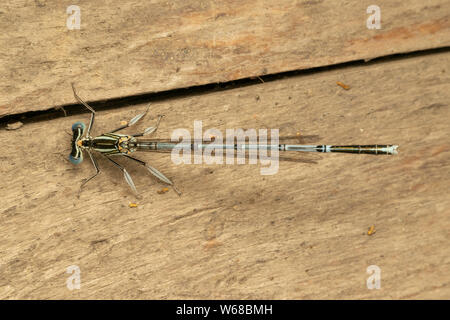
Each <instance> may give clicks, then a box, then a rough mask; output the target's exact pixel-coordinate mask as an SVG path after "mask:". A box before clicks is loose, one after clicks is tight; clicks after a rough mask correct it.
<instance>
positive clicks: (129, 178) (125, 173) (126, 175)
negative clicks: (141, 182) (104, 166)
mask: <svg viewBox="0 0 450 320" xmlns="http://www.w3.org/2000/svg"><path fill="white" fill-rule="evenodd" d="M105 157H106V159H108V160H109V161H111V162H112V163H113V164H114V165H115V166H116V167H118V168H119V169H120V170H122V172H123V177H124V178H125V181H126V182H127V183H128V185H129V186H130V188H131V189H132V190H133V191H134V193H135V194H137V189H136V186H135V185H134V182H133V179H131V176H130V174H129V173H128V171H127V169H125V168H124V167H122V166H121V165H120V164H118V163H117V162H115V161H114V160H113V159H111V158H110V157H108V156H106V155H105Z"/></svg>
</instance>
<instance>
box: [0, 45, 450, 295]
mask: <svg viewBox="0 0 450 320" xmlns="http://www.w3.org/2000/svg"><path fill="white" fill-rule="evenodd" d="M449 62H450V54H449V53H439V54H433V55H428V56H421V57H415V58H408V59H402V60H395V61H391V62H383V63H375V64H370V65H367V66H361V67H351V68H345V69H339V70H333V71H329V72H321V73H317V74H310V75H306V76H299V77H293V78H289V79H285V80H280V81H274V82H270V83H264V84H259V85H255V86H249V87H245V88H239V89H233V90H230V91H225V92H216V93H211V94H207V95H203V96H197V97H190V98H185V99H179V100H175V101H167V102H164V103H156V104H154V105H152V108H151V113H152V116H150V117H148V118H146V120H145V121H144V122H145V123H141V124H140V125H139V128H144V127H146V126H148V124H149V123H151V122H152V121H154V120H155V119H156V115H157V114H165V115H166V117H165V118H164V120H163V122H162V123H161V127H160V130H159V131H158V133H157V137H159V138H164V137H169V136H170V133H171V132H172V130H173V129H175V128H188V129H190V130H191V129H192V126H193V121H194V120H202V121H203V124H204V128H205V129H206V128H212V127H214V128H218V129H220V130H222V131H224V130H225V129H226V128H238V127H242V128H279V129H280V134H281V135H289V134H292V133H295V132H297V131H298V130H300V131H301V132H302V133H303V134H317V135H320V136H321V137H322V138H321V140H320V142H321V143H331V144H340V143H346V144H347V143H348V144H350V143H360V144H372V143H397V144H399V145H400V153H399V155H398V156H370V155H343V154H325V155H320V156H315V155H311V156H310V157H308V158H307V159H309V160H314V161H316V162H317V163H316V164H314V163H294V162H282V163H281V164H280V168H279V172H278V173H277V174H275V175H272V176H262V175H260V172H259V169H260V168H261V166H260V165H240V166H238V165H223V166H220V165H180V166H176V165H174V164H173V163H172V162H171V160H170V155H161V154H144V155H141V157H140V158H142V159H145V160H148V161H149V162H150V163H151V164H152V165H153V166H155V167H156V168H158V169H160V170H161V171H162V172H164V173H165V174H166V175H167V176H169V177H171V178H172V179H173V180H174V181H175V183H176V184H177V185H178V188H179V189H181V191H182V192H183V195H182V196H181V197H178V196H177V195H176V194H175V193H174V192H173V191H169V192H167V193H164V194H158V191H159V190H160V189H161V188H162V187H163V186H162V185H161V184H158V183H157V182H155V181H154V180H153V179H152V178H151V177H150V175H149V174H148V173H147V172H145V170H144V169H143V168H141V167H138V166H137V165H135V164H134V163H127V162H124V161H121V162H122V163H123V164H125V163H126V166H127V168H128V169H129V172H130V174H131V175H132V176H133V177H134V179H135V183H136V186H137V188H138V190H139V191H140V193H141V195H142V198H141V199H136V198H135V197H134V196H133V195H132V194H131V193H130V191H129V188H128V186H127V185H126V183H125V182H124V181H123V177H122V174H121V172H119V171H118V170H116V168H114V167H112V166H111V165H110V164H109V163H106V162H105V161H103V160H102V159H99V165H100V167H101V169H102V173H101V174H100V176H99V177H98V178H96V180H94V181H95V182H92V183H90V184H88V185H87V186H86V189H85V190H84V191H83V193H82V194H81V198H80V199H79V200H78V199H77V198H76V192H77V190H78V187H79V185H80V183H81V181H82V180H83V179H84V178H85V177H87V176H89V175H90V174H91V173H92V172H93V168H92V166H91V164H90V163H88V162H87V161H86V162H85V163H82V164H81V165H79V166H74V165H72V164H71V163H69V162H68V161H67V160H66V159H67V155H68V153H69V142H70V139H71V137H70V136H69V134H68V133H70V126H71V124H72V123H73V122H75V121H77V120H84V121H87V120H88V114H85V115H79V116H77V117H67V118H61V119H56V120H51V121H44V122H36V123H31V124H26V125H25V126H23V127H21V128H19V129H17V130H11V131H6V130H1V131H0V145H1V146H2V149H3V150H2V152H1V163H2V165H1V175H2V180H1V182H0V191H1V194H2V201H1V209H0V240H1V241H0V259H1V260H0V298H2V299H15V298H24V299H36V298H44V299H56V298H58V299H77V298H93V299H99V298H114V299H116V298H132V299H134V298H136V299H144V298H145V299H148V298H152V299H153V298H162V299H166V298H203V299H209V298H212V299H217V298H225V299H242V298H250V299H252V298H253V299H259V298H266V299H273V298H275V299H287V298H289V299H299V298H302V299H310V298H325V299H330V298H333V299H344V298H352V299H356V298H365V299H371V298H385V299H390V298H402V299H405V298H413V299H417V298H434V299H435V298H441V299H449V298H450V286H449V284H450V276H449V273H448V270H449V267H450V258H449V257H450V252H449V246H448V243H449V236H450V233H449V225H450V215H449V213H450V211H449V210H450V199H449V197H448V192H447V191H445V190H449V186H450V182H449V181H450V179H449V172H450V161H449V151H450V145H449V143H448V136H449V133H450V129H449V126H448V119H449V115H450V112H449V105H448V102H449V101H450V90H449V89H450V77H449V74H450V73H449V72H450V70H449V66H450V64H449ZM337 81H340V82H342V83H344V84H346V85H348V86H349V87H350V89H349V90H344V89H343V88H342V87H340V86H338V85H337V84H336V82H337ZM80 95H81V96H82V97H84V98H86V99H90V96H89V91H87V90H80ZM144 108H145V106H144V105H142V106H133V107H129V108H123V109H120V110H114V111H107V112H99V113H98V117H97V122H96V127H95V132H96V133H100V132H104V131H107V130H108V129H111V128H112V127H114V126H116V125H117V124H118V123H119V122H120V121H121V120H126V119H129V118H130V117H132V116H133V115H134V114H136V113H137V112H138V111H140V110H143V109H144ZM136 130H137V129H136ZM130 131H131V130H130ZM133 132H134V130H133ZM130 202H137V203H138V207H137V208H130V207H129V203H130ZM372 225H373V226H375V230H376V231H375V233H373V234H372V235H370V236H369V235H368V234H367V231H368V229H369V228H370V227H371V226H372ZM71 265H77V266H79V268H80V270H81V289H80V290H73V291H70V290H68V289H67V287H66V279H67V278H68V277H69V274H67V273H66V268H68V267H69V266H71ZM370 265H377V266H379V267H380V268H381V289H380V290H368V289H367V287H366V279H367V278H368V276H369V275H368V274H367V273H366V269H367V267H368V266H370Z"/></svg>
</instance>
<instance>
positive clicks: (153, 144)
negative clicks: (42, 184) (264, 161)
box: [69, 84, 398, 194]
mask: <svg viewBox="0 0 450 320" xmlns="http://www.w3.org/2000/svg"><path fill="white" fill-rule="evenodd" d="M72 90H73V94H74V96H75V99H76V100H77V101H78V102H79V103H81V104H82V105H84V106H85V107H86V108H87V109H88V110H89V111H90V112H91V119H90V122H89V125H88V126H87V128H86V125H85V124H84V123H82V122H75V123H74V124H73V125H72V132H73V138H72V143H71V144H72V151H71V153H70V156H69V160H70V161H71V162H72V163H73V164H79V163H81V162H82V161H83V153H84V152H86V153H87V154H88V156H89V158H90V159H91V162H92V164H93V165H94V168H95V173H94V174H93V175H92V176H91V177H89V178H88V179H86V180H85V181H84V182H83V183H82V184H81V186H80V191H81V189H82V187H83V186H84V185H85V184H86V183H87V182H89V181H91V180H92V179H93V178H95V177H96V176H97V175H98V174H99V172H100V170H99V167H98V164H97V161H96V159H95V157H94V153H96V154H99V155H101V156H103V157H105V158H106V159H108V160H109V161H111V163H113V164H114V165H115V166H116V167H117V168H119V169H120V170H121V171H122V172H123V175H124V178H125V181H126V182H127V183H128V185H129V186H130V187H131V189H132V190H133V191H134V192H135V193H137V190H136V187H135V185H134V183H133V180H132V179H131V176H130V174H129V173H128V172H127V170H126V169H125V168H124V167H123V166H122V165H120V164H119V163H117V162H116V161H115V160H113V159H112V157H114V156H122V157H125V158H128V159H131V160H133V161H135V162H137V163H138V164H140V165H142V166H144V167H145V168H147V170H148V171H149V172H150V173H151V174H152V175H154V176H155V177H157V178H158V179H159V180H160V181H162V182H164V183H166V184H168V185H170V186H172V187H173V188H174V190H175V191H176V192H177V193H178V194H180V192H179V191H178V190H177V189H176V188H175V186H174V184H173V182H172V181H171V180H170V179H168V178H167V177H166V176H165V175H163V174H162V173H161V172H160V171H158V170H157V169H155V168H154V167H152V166H150V165H149V164H148V163H146V162H145V161H142V160H139V159H137V158H135V157H132V156H131V155H130V154H131V153H134V152H137V151H170V150H173V149H174V148H180V147H182V148H183V147H187V148H191V149H192V150H197V149H198V148H200V149H202V148H206V146H207V145H208V144H204V143H201V142H200V143H199V142H194V143H189V145H185V146H182V145H181V146H180V143H178V142H171V141H161V140H156V139H154V140H150V139H144V138H142V137H143V136H146V135H151V134H153V133H155V131H156V130H157V129H158V126H159V123H160V121H161V118H162V116H158V120H157V123H156V125H155V126H151V127H148V128H146V129H145V130H144V131H143V132H141V133H137V134H131V135H129V134H120V133H116V132H118V131H120V130H122V129H125V128H128V127H130V126H132V125H134V124H136V123H137V122H138V121H139V120H140V119H142V118H143V117H144V116H145V115H146V114H147V112H148V110H149V108H148V107H147V110H146V111H145V112H143V113H140V114H138V115H136V116H135V117H133V118H132V119H131V120H130V121H129V122H127V123H126V124H124V125H121V126H120V127H118V128H116V129H114V130H112V131H110V132H108V133H104V134H101V135H99V136H97V137H92V136H91V129H92V127H93V125H94V119H95V110H94V109H93V108H92V107H91V106H89V105H88V104H87V103H86V102H84V101H83V100H82V99H81V98H80V97H79V96H78V95H77V93H76V91H75V88H74V86H73V84H72ZM397 147H398V146H397V145H345V146H335V145H301V144H276V145H272V144H251V143H247V144H236V143H234V144H222V145H217V144H216V145H215V148H219V149H223V150H227V149H235V150H237V149H238V148H243V149H245V150H263V149H264V150H278V151H282V152H287V151H300V152H341V153H359V154H372V155H379V154H384V155H393V154H397Z"/></svg>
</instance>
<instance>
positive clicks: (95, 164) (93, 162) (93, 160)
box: [78, 150, 100, 198]
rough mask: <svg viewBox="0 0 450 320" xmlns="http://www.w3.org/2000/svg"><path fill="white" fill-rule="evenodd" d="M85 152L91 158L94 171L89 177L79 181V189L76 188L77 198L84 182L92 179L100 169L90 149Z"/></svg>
mask: <svg viewBox="0 0 450 320" xmlns="http://www.w3.org/2000/svg"><path fill="white" fill-rule="evenodd" d="M86 152H87V153H88V155H89V158H91V162H92V165H93V166H94V168H95V173H94V174H93V175H92V176H91V177H89V178H87V179H86V180H84V181H83V182H82V183H81V186H80V189H79V190H78V198H79V197H80V194H81V189H82V188H83V186H84V185H85V184H86V183H88V182H89V181H91V180H92V179H94V178H95V177H96V176H97V175H98V174H99V173H100V169H99V168H98V164H97V160H95V158H94V156H93V155H92V153H91V152H90V151H88V150H87V151H86Z"/></svg>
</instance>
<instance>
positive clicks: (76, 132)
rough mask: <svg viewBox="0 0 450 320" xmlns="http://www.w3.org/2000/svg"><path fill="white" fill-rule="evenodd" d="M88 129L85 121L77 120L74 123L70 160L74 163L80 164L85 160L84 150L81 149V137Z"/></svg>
mask: <svg viewBox="0 0 450 320" xmlns="http://www.w3.org/2000/svg"><path fill="white" fill-rule="evenodd" d="M85 130H86V125H85V124H84V123H83V122H75V123H74V124H73V125H72V133H73V136H72V142H71V143H72V151H71V152H70V155H69V160H70V162H72V163H73V164H79V163H81V162H82V161H83V151H82V149H81V145H82V143H81V141H82V140H81V139H82V137H83V135H84V131H85Z"/></svg>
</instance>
